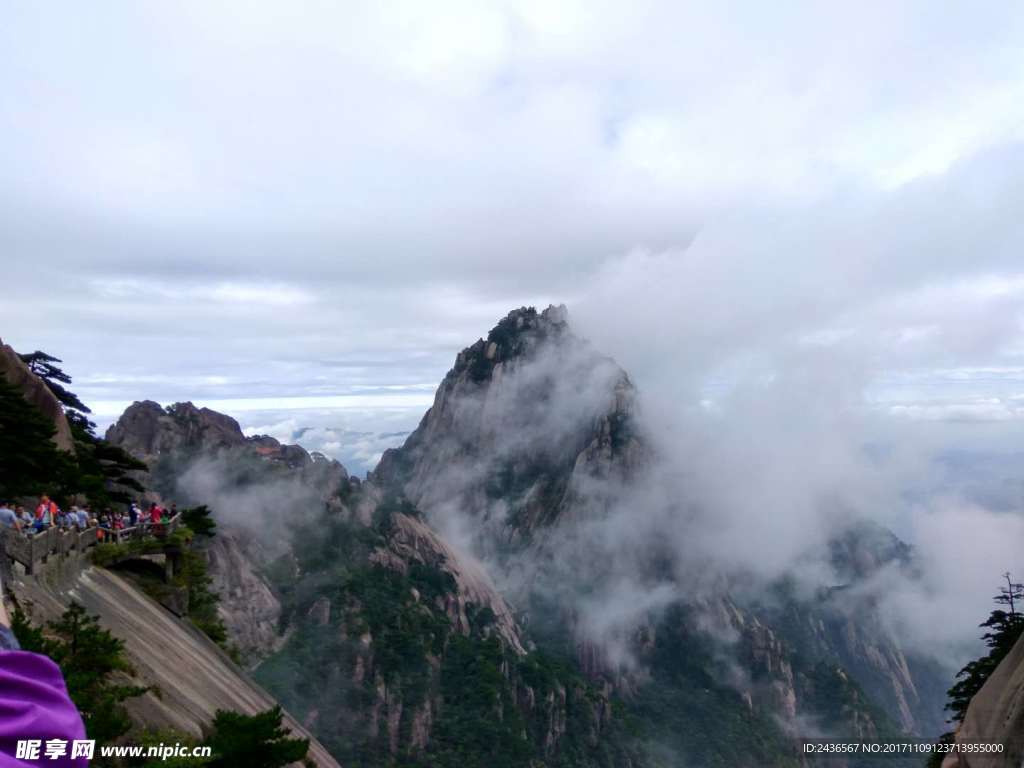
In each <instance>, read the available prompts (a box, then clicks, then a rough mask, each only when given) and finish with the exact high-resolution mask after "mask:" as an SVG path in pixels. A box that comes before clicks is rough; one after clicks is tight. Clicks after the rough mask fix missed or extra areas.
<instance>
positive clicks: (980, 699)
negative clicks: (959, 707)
mask: <svg viewBox="0 0 1024 768" xmlns="http://www.w3.org/2000/svg"><path fill="white" fill-rule="evenodd" d="M956 740H957V742H958V743H960V744H978V745H981V744H1002V745H1004V747H1005V748H1004V751H1003V752H1002V753H1001V754H998V755H981V754H978V755H971V754H964V755H961V756H960V757H959V763H955V762H953V761H950V762H951V763H953V765H954V766H955V765H959V766H960V768H1020V767H1021V766H1024V637H1021V638H1020V639H1019V640H1018V641H1017V644H1016V645H1015V646H1014V647H1013V650H1012V651H1010V653H1009V654H1008V655H1007V656H1006V658H1004V659H1003V660H1002V661H1001V662H1000V663H999V666H998V667H996V669H995V671H994V672H993V673H992V675H991V677H989V679H988V680H987V681H986V682H985V685H983V686H982V688H981V690H980V691H978V693H976V694H975V695H974V698H973V699H971V703H970V706H968V707H967V714H966V716H965V717H964V721H963V723H962V724H961V726H960V729H959V731H957V735H956ZM943 765H944V766H945V765H946V763H943Z"/></svg>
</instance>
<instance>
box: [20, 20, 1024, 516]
mask: <svg viewBox="0 0 1024 768" xmlns="http://www.w3.org/2000/svg"><path fill="white" fill-rule="evenodd" d="M1022 22H1024V9H1021V8H1020V7H1018V6H1016V5H1015V4H1012V3H1011V4H990V5H987V6H978V4H976V3H970V4H969V3H947V4H944V5H943V7H942V10H941V12H938V11H937V9H936V7H935V4H934V3H925V2H905V3H898V4H897V3H858V4H853V5H849V6H844V7H840V6H838V5H836V4H821V3H788V4H785V5H784V6H783V7H780V6H779V4H768V3H763V2H746V3H744V2H727V3H721V2H713V3H712V2H694V3H687V4H685V6H684V5H683V4H678V3H667V2H666V3H658V2H646V1H645V0H638V1H637V2H631V3H621V2H616V3H612V2H599V1H597V2H595V1H594V0H590V1H588V2H574V1H563V2H550V1H549V0H541V1H534V0H528V1H525V2H507V3H505V2H432V3H419V2H408V3H403V2H395V3H387V4H383V3H359V2H351V3H340V2H330V3H327V2H305V3H302V4H301V5H296V4H293V3H280V2H279V3H267V2H257V1H255V0H249V1H247V2H217V3H210V2H181V3H174V4H165V3H155V2H142V3H131V4H126V3H113V2H93V3H88V4H82V3H70V2H65V3H47V4H42V3H19V4H12V5H11V6H10V7H8V8H7V9H6V12H5V20H4V24H3V25H2V28H0V61H2V64H3V66H0V92H2V93H3V94H4V97H3V98H2V99H0V142H2V146H3V148H4V152H3V157H4V159H3V162H2V163H0V260H2V275H3V281H2V284H3V286H4V287H5V288H6V290H4V291H3V298H2V299H0V310H2V311H0V338H3V340H4V341H5V342H7V343H11V344H12V345H13V346H14V347H15V348H17V349H19V350H21V351H27V350H32V349H37V348H39V349H44V350H46V351H48V352H51V353H53V354H56V355H57V356H59V357H61V358H63V360H64V361H65V364H66V365H65V367H66V369H67V370H68V371H69V372H70V373H71V374H72V375H73V376H74V378H75V385H74V388H75V390H76V391H77V392H78V393H79V394H80V395H81V396H82V397H83V398H84V399H85V400H86V401H87V402H89V403H92V404H93V406H94V408H95V411H96V420H97V422H99V423H100V425H101V427H102V426H105V425H106V424H107V423H109V422H110V421H111V420H112V419H114V418H116V416H117V414H118V413H120V411H121V410H122V409H123V408H124V407H125V406H126V405H127V404H128V403H130V402H132V401H133V400H138V399H153V400H157V401H159V402H162V403H165V404H166V403H170V402H174V401H177V400H186V399H188V400H193V401H195V402H197V403H199V404H201V405H209V406H211V407H215V408H216V409H217V410H222V411H224V412H227V413H229V414H231V415H233V416H235V417H236V418H238V419H239V420H240V421H241V423H242V424H243V426H244V427H245V428H246V429H247V430H248V431H250V432H267V433H270V434H274V435H275V436H277V437H279V438H282V439H288V440H293V439H294V440H299V441H300V442H302V443H303V444H305V445H306V446H307V447H310V448H316V449H319V450H324V451H325V452H327V453H329V454H331V455H333V456H336V457H338V458H340V459H341V460H342V461H343V462H345V463H346V464H347V465H349V466H350V467H351V468H353V469H355V470H356V471H365V470H366V469H368V468H370V467H372V465H373V463H374V462H375V460H376V457H377V456H378V455H379V453H380V451H381V450H383V448H384V447H387V446H388V445H392V444H396V443H398V442H400V441H401V439H402V436H403V435H404V433H406V432H407V431H408V430H410V429H412V428H414V426H415V424H416V423H417V422H418V420H419V418H420V416H421V415H422V412H423V411H424V410H425V408H426V407H428V406H429V404H430V402H431V400H432V397H433V391H434V388H435V387H436V385H437V383H438V382H439V381H440V379H441V378H442V377H443V375H444V373H445V371H446V370H447V369H448V368H449V367H450V365H451V363H452V361H453V359H454V356H455V354H456V353H457V352H458V350H460V349H461V348H463V347H464V346H467V345H468V344H470V343H472V342H473V341H474V340H475V339H476V338H478V337H479V336H481V335H485V334H486V332H487V330H488V329H489V328H490V327H492V326H493V325H494V324H495V323H496V321H497V320H498V319H500V318H501V317H502V316H504V314H506V313H507V312H508V311H509V310H510V309H512V308H513V307H517V306H520V305H523V304H536V305H542V306H543V305H547V304H548V303H549V302H555V303H561V302H564V303H566V304H567V305H568V306H569V309H570V313H571V316H572V318H573V322H574V324H575V325H576V327H577V328H578V329H579V330H580V332H581V333H584V334H585V335H587V336H588V337H590V338H591V339H592V340H593V341H594V343H595V344H596V345H598V346H599V347H600V348H602V349H605V350H607V351H608V352H609V353H610V354H612V355H614V356H615V358H616V359H617V360H618V361H619V362H620V363H621V364H622V365H623V366H624V367H626V369H627V370H629V371H630V373H631V375H632V376H633V377H634V379H635V380H636V381H637V383H638V385H639V386H640V388H641V391H642V392H643V393H645V395H646V397H647V399H648V402H649V403H651V404H652V406H651V407H654V408H661V407H663V406H664V404H669V403H675V404H679V403H682V404H684V405H685V406H687V407H688V406H689V405H692V404H694V403H704V406H702V407H708V408H715V407H721V406H722V403H723V402H725V399H726V398H725V397H724V395H725V393H734V392H742V391H744V389H743V387H744V386H745V385H748V384H750V382H757V381H760V382H761V383H762V384H764V383H765V382H768V383H774V384H776V385H777V386H775V387H774V388H773V392H784V393H788V396H789V397H790V398H791V399H792V400H795V402H790V403H789V404H788V410H786V409H785V408H782V405H780V408H782V410H776V411H775V414H776V415H777V414H779V413H789V414H793V413H799V414H804V413H805V411H806V412H812V413H818V412H823V413H834V412H835V413H838V412H844V413H845V412H846V411H847V410H848V409H860V410H861V411H867V412H870V413H881V414H885V415H886V416H887V417H889V418H890V419H891V420H892V422H891V423H892V424H899V423H906V422H910V423H913V424H915V425H918V426H916V427H915V429H914V431H913V435H914V438H915V439H920V440H922V441H926V442H929V441H930V442H929V444H934V445H936V446H940V445H941V446H944V447H949V446H955V447H970V448H972V450H973V449H977V450H979V451H985V452H998V453H1000V455H1001V456H1003V460H1004V463H1006V464H1007V465H1012V462H1010V461H1009V460H1008V459H1006V458H1005V457H1006V456H1011V457H1012V456H1013V455H1015V452H1016V451H1019V450H1024V446H1021V445H1019V443H1018V441H1017V438H1016V436H1015V430H1017V425H1019V423H1020V418H1021V416H1022V415H1024V346H1022V344H1021V310H1022V302H1024V270H1022V264H1024V260H1022V257H1021V254H1020V245H1021V243H1022V238H1021V235H1022V234H1024V233H1022V232H1021V229H1022V227H1024V216H1022V213H1024V211H1022V210H1021V208H1022V207H1024V196H1022V195H1021V194H1020V192H1021V181H1022V180H1024V144H1022V143H1021V140H1022V138H1024V57H1022V56H1020V50H1021V44H1022V42H1024V29H1022ZM786 382H790V383H791V386H783V385H785V384H786ZM754 399H755V400H756V398H754ZM764 402H770V403H773V404H778V403H777V401H776V400H775V399H774V398H772V399H768V400H765V401H764ZM815 409H818V410H815ZM764 415H765V414H764V413H763V407H762V412H760V413H758V414H757V418H760V417H762V416H764ZM749 418H751V419H752V420H751V421H750V422H749V423H750V424H766V425H775V426H777V424H775V423H774V422H772V421H768V422H762V421H758V420H756V419H755V418H754V416H750V417H749ZM886 424H889V422H886ZM884 428H886V429H888V428H890V427H888V426H886V427H884ZM894 429H895V428H894ZM900 434H904V433H903V432H900ZM1009 471H1010V470H1009V469H1008V470H1007V472H1009ZM1011 480H1012V478H1011ZM993 482H996V483H1004V484H1005V483H1006V482H1008V480H1007V478H1006V477H1005V473H1003V474H1001V475H1000V477H999V478H998V479H996V480H993ZM1003 503H1004V504H1005V500H1004V502H1003Z"/></svg>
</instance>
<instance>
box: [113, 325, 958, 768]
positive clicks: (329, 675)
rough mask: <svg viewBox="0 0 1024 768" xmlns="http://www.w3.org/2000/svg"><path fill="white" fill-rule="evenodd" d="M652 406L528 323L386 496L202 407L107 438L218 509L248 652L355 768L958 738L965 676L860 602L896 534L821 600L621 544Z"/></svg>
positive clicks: (414, 447) (229, 611)
mask: <svg viewBox="0 0 1024 768" xmlns="http://www.w3.org/2000/svg"><path fill="white" fill-rule="evenodd" d="M640 402H641V397H640V395H638V393H637V391H636V389H635V388H634V386H633V384H632V382H631V381H630V378H629V376H628V375H627V374H626V372H624V371H623V370H622V369H621V368H620V367H619V366H618V365H616V363H615V362H614V361H613V360H611V359H609V358H608V357H606V356H604V355H602V354H600V352H599V351H597V350H595V349H593V347H592V346H591V345H590V344H589V343H588V342H587V341H586V340H584V339H582V338H580V337H579V336H578V335H576V334H575V333H574V332H573V330H572V327H571V325H570V323H569V318H568V315H567V312H566V310H565V308H564V307H549V308H548V309H546V310H544V311H541V312H538V311H536V310H535V309H533V308H521V309H518V310H515V311H513V312H511V313H510V314H509V315H507V316H506V317H505V318H503V319H502V320H500V321H499V322H498V324H497V325H496V326H495V327H494V328H493V329H492V330H491V331H490V333H489V334H488V335H487V337H486V338H482V339H480V340H478V341H477V342H475V343H474V344H472V345H470V346H469V347H467V348H466V349H464V350H463V351H462V352H461V353H459V354H458V355H457V357H456V359H455V361H454V364H453V366H452V368H451V370H450V371H449V372H448V374H447V375H446V376H445V378H444V380H443V381H442V383H441V385H440V387H439V388H438V390H437V394H436V396H435V398H434V402H433V405H432V407H431V408H430V409H429V410H428V411H427V413H426V414H425V415H424V417H423V419H422V421H421V422H420V424H419V427H418V428H417V429H416V430H415V431H414V432H413V433H412V434H411V435H410V436H409V437H408V439H407V440H406V442H405V443H404V445H402V446H401V447H399V448H396V449H393V450H390V451H388V452H387V453H386V454H385V455H384V457H383V458H382V460H381V462H380V464H379V466H378V467H377V468H376V469H375V470H374V471H373V472H372V473H371V474H370V475H369V476H368V478H367V479H366V480H365V481H362V482H361V481H359V480H358V479H356V478H353V477H350V476H349V475H348V473H347V472H346V471H345V470H344V468H343V467H341V465H339V464H337V462H333V461H330V460H328V459H325V458H323V457H319V456H311V455H310V454H308V453H306V452H305V451H304V450H303V449H302V448H300V447H298V446H288V445H282V444H280V443H278V441H276V440H274V439H272V438H269V437H245V436H244V435H243V434H242V432H241V430H240V429H239V428H238V424H237V423H236V422H234V421H233V420H232V419H230V418H228V417H226V416H223V415H222V414H217V413H215V412H213V411H210V410H208V409H199V408H196V407H195V406H193V405H191V404H189V403H183V404H177V405H174V406H171V407H169V408H166V409H165V408H162V407H161V406H159V405H157V404H155V403H150V402H142V403H136V404H134V405H133V406H132V407H131V408H129V409H128V410H127V411H126V412H125V414H124V415H123V416H122V418H121V419H120V420H119V421H118V422H117V424H115V425H114V426H113V427H111V429H110V431H109V432H108V435H107V437H108V439H109V440H110V441H111V442H113V443H115V444H117V445H120V446H122V447H124V448H126V449H128V450H129V451H131V452H133V453H134V454H136V455H137V456H139V457H143V458H146V459H147V460H148V461H149V463H150V471H149V476H148V478H147V480H148V483H149V485H150V486H151V487H152V488H153V489H154V491H155V493H157V494H159V495H161V496H163V497H165V498H174V499H178V500H181V501H183V502H186V503H192V502H196V503H198V502H203V503H208V504H210V505H211V506H212V507H213V508H214V510H215V515H216V517H217V520H218V525H219V526H220V529H221V531H222V535H219V536H218V537H217V538H216V539H215V540H214V541H215V543H214V544H212V545H211V546H210V547H209V550H208V553H207V557H208V562H209V567H210V572H211V577H212V578H213V580H214V583H215V584H216V585H217V587H218V589H220V590H221V591H222V592H223V594H224V597H225V600H224V601H223V603H222V607H221V612H222V618H223V619H224V621H225V623H226V625H227V627H228V631H229V633H230V635H231V637H232V639H233V640H234V642H235V643H236V645H237V647H239V648H240V649H242V651H243V654H244V661H245V663H246V664H247V665H248V666H249V667H250V668H251V669H253V670H254V674H255V675H256V677H257V679H258V680H259V681H260V682H261V683H262V684H263V685H264V686H265V687H266V688H267V689H268V690H269V691H271V692H272V693H273V694H274V695H275V696H276V697H277V698H278V699H279V700H280V701H282V702H283V703H284V704H285V706H286V707H287V708H288V710H289V711H290V712H292V713H293V714H295V715H296V716H297V717H298V718H299V719H300V720H301V722H302V723H303V725H304V726H305V727H306V728H308V729H309V730H310V731H311V732H313V733H314V734H316V736H317V737H318V739H319V740H320V741H321V742H322V743H323V744H324V745H325V746H326V747H327V748H328V749H329V750H330V751H331V752H332V754H333V755H334V756H335V757H336V758H337V759H338V760H339V761H340V762H341V763H342V764H344V765H361V766H392V765H403V766H456V765H458V766H460V768H461V767H462V766H467V765H488V766H503V765H507V766H526V765H530V766H552V767H554V766H631V767H634V768H639V767H640V766H669V765H681V764H697V765H702V766H704V765H708V766H717V765H721V766H754V765H757V766H762V765H794V766H796V765H799V764H800V759H801V758H800V754H799V749H798V743H797V738H798V737H799V736H801V735H807V734H808V732H809V729H810V730H812V731H813V732H814V733H843V734H848V735H854V736H858V737H863V738H881V737H885V736H889V735H896V734H905V733H920V734H926V735H932V734H934V733H935V732H936V729H938V728H939V725H940V723H941V711H940V708H941V686H942V683H943V682H944V678H943V677H942V676H941V675H940V674H939V671H938V670H936V669H934V668H933V667H931V666H929V665H928V664H927V663H925V662H923V661H921V660H919V659H916V658H914V657H913V656H912V655H911V654H908V653H907V652H905V651H904V650H903V649H901V648H900V646H899V644H898V643H897V642H896V641H895V640H894V639H893V638H892V637H891V636H890V635H889V634H888V633H887V632H886V630H885V629H884V626H883V623H882V622H881V620H880V619H879V617H878V616H876V615H875V613H874V608H873V604H872V601H871V600H870V599H868V598H864V597H863V595H862V593H861V591H859V590H857V589H849V588H848V587H850V586H854V585H857V584H861V583H865V582H866V581H867V580H869V579H870V577H871V575H872V574H874V573H876V572H877V571H878V570H879V569H881V568H885V567H910V565H909V563H910V561H911V560H912V552H911V551H910V550H909V549H908V548H907V547H906V546H905V545H903V544H902V543H901V542H899V540H898V539H896V538H895V537H894V536H892V534H891V533H889V532H888V531H885V530H884V529H879V530H875V529H871V530H868V528H867V527H860V528H858V527H857V526H856V525H855V526H854V527H851V528H850V529H849V530H845V531H837V532H836V536H835V539H834V542H833V544H832V546H831V547H830V548H829V549H827V551H823V552H821V553H820V555H821V558H822V560H823V561H830V562H831V563H832V572H833V573H834V574H836V578H841V579H843V582H842V583H841V584H839V585H837V584H835V583H829V584H822V585H820V586H821V589H819V590H818V591H816V592H814V593H813V594H811V595H808V594H807V593H806V592H801V591H798V590H794V589H793V588H792V586H791V585H788V584H787V583H785V582H780V583H776V584H771V585H764V586H763V587H762V588H760V589H758V590H756V591H755V590H750V589H745V588H740V587H737V586H736V585H733V584H730V581H729V580H728V579H726V578H721V579H711V580H710V582H711V583H713V584H714V585H715V586H713V587H712V588H707V587H706V585H705V586H703V587H702V588H700V589H697V588H696V587H695V585H694V584H692V583H689V582H687V581H686V580H685V579H683V578H682V577H680V576H677V575H674V574H677V573H684V572H685V571H682V570H679V569H677V568H675V567H674V564H673V563H672V562H670V561H669V560H668V559H666V558H667V555H666V554H665V553H664V552H663V551H662V550H661V549H659V547H658V546H656V544H651V545H650V546H648V545H646V544H645V545H644V546H643V547H639V548H636V549H635V551H631V552H630V554H629V556H628V557H627V556H626V555H624V554H623V550H622V549H621V548H620V547H618V544H617V542H615V541H611V542H609V536H608V535H607V530H606V529H605V528H604V527H603V526H604V525H605V524H606V523H607V521H609V520H617V519H619V518H621V517H622V516H623V515H626V516H627V517H626V518H625V519H626V520H627V521H628V519H629V517H628V516H629V515H642V514H644V508H643V504H644V501H643V500H644V499H645V498H647V497H645V496H644V494H643V493H642V491H643V490H644V489H645V486H646V484H648V483H650V482H651V477H650V472H649V470H650V467H651V466H652V465H653V464H654V463H655V462H656V460H657V456H656V451H655V449H654V448H653V447H652V445H651V442H650V440H648V439H647V437H646V436H645V434H644V430H643V426H642V420H641V419H640V418H639V416H638V413H639V410H638V409H639V407H640ZM650 503H654V502H650ZM637 519H639V518H637ZM858 525H860V524H858ZM864 525H865V526H866V524H864ZM858 531H859V533H858ZM627 565H628V566H629V568H630V569H634V565H636V568H635V569H634V570H636V571H637V573H631V574H630V578H631V579H634V580H635V582H634V581H625V580H624V573H625V569H626V567H627ZM647 579H649V581H645V580H647ZM634 583H636V584H640V585H641V586H643V585H653V586H651V588H650V590H649V591H653V592H655V593H656V594H657V596H658V600H657V601H647V600H646V599H641V597H640V594H639V593H638V594H637V595H635V596H634V597H633V598H628V597H627V598H626V599H625V600H624V599H623V598H622V594H627V595H629V594H633V593H628V592H624V590H626V586H627V585H631V584H634ZM623 603H626V604H628V607H629V608H630V610H629V611H623V610H622V609H621V608H620V605H621V604H623Z"/></svg>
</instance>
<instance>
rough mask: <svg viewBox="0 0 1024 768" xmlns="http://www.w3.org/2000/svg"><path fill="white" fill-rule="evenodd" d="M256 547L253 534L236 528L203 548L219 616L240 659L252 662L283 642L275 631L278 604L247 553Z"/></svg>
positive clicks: (225, 531)
mask: <svg viewBox="0 0 1024 768" xmlns="http://www.w3.org/2000/svg"><path fill="white" fill-rule="evenodd" d="M255 546H258V545H257V544H256V543H255V542H254V541H253V537H252V535H251V534H249V533H248V532H246V531H244V530H241V529H238V530H224V531H222V532H221V533H220V534H218V535H217V536H215V537H214V538H213V540H212V541H210V543H209V544H208V545H207V546H206V547H205V549H204V552H205V555H206V558H207V564H208V566H209V572H210V577H211V585H210V586H211V587H212V588H213V590H214V591H215V592H216V593H217V594H218V595H219V596H220V603H219V605H218V607H217V611H218V613H219V614H220V618H221V620H222V621H223V622H224V626H225V627H226V628H227V629H228V633H229V635H230V637H231V642H232V643H233V644H234V645H235V647H237V648H238V650H239V653H240V654H241V656H242V658H243V659H245V660H251V661H253V662H255V661H258V660H259V659H262V658H264V657H266V656H267V655H268V654H270V653H272V652H273V651H275V650H277V649H278V648H279V647H280V646H281V644H282V643H283V642H284V638H283V637H281V636H280V635H279V633H278V620H279V619H280V617H281V603H280V601H279V600H278V598H277V596H276V595H275V594H274V591H273V590H272V589H271V588H270V585H269V584H267V581H266V579H265V578H264V577H263V575H262V574H261V573H259V571H258V570H257V568H256V565H255V562H254V559H253V557H252V555H251V554H250V552H251V550H252V548H253V547H255Z"/></svg>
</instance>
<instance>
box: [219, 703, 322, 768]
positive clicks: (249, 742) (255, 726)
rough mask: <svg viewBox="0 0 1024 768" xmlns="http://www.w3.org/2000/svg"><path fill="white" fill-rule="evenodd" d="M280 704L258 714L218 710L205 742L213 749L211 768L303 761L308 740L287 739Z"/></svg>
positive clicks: (275, 767)
mask: <svg viewBox="0 0 1024 768" xmlns="http://www.w3.org/2000/svg"><path fill="white" fill-rule="evenodd" d="M281 718H282V712H281V707H280V706H277V707H274V708H273V709H269V710H267V711H266V712H261V713H259V714H257V715H242V714H239V713H238V712H226V711H224V710H220V711H218V712H217V717H216V718H215V719H214V721H213V733H212V734H211V735H210V737H209V738H208V739H207V740H206V742H205V743H206V744H207V745H209V746H210V747H211V748H212V750H213V759H212V760H211V761H210V762H209V763H208V765H209V766H210V767H211V768H236V766H243V765H244V766H245V767H246V768H281V766H285V765H289V764H291V763H297V762H300V761H302V760H305V758H306V754H307V752H308V751H309V740H308V739H293V738H289V732H288V731H287V730H286V729H285V728H284V727H283V726H282V725H281Z"/></svg>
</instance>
